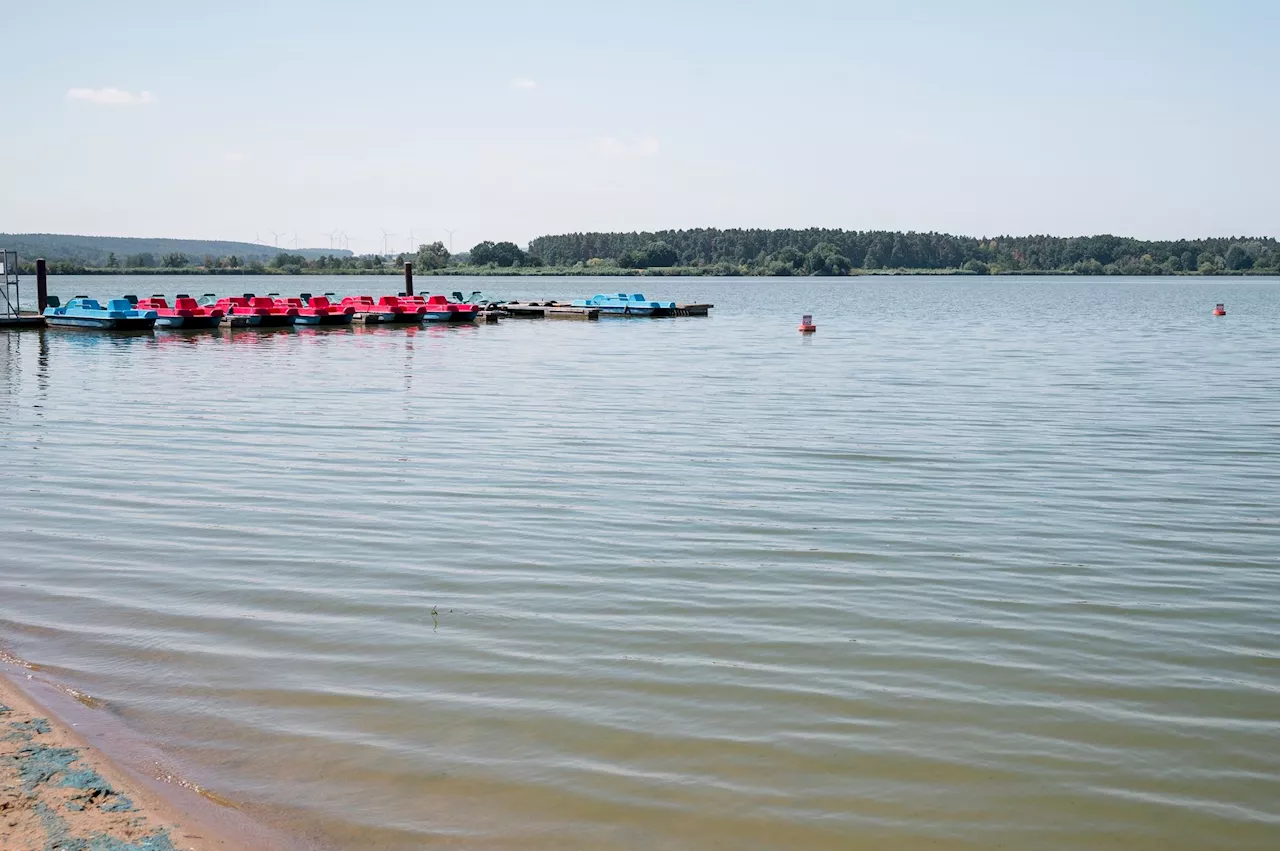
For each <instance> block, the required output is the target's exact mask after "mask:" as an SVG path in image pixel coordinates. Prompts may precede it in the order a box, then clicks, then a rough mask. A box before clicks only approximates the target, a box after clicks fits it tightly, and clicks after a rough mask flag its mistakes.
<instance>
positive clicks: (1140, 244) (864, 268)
mask: <svg viewBox="0 0 1280 851" xmlns="http://www.w3.org/2000/svg"><path fill="white" fill-rule="evenodd" d="M0 240H4V241H0V247H4V248H12V247H15V246H16V247H17V248H18V249H19V250H18V256H19V264H20V267H21V269H22V271H23V272H24V273H28V274H29V273H30V272H31V271H32V270H33V261H34V257H37V256H45V257H46V258H47V259H48V261H49V271H50V272H51V273H53V274H103V273H107V274H222V275H245V274H250V275H255V274H283V275H298V274H329V275H333V274H339V275H343V274H356V275H361V274H365V275H368V274H373V275H377V274H399V273H400V272H401V270H403V268H404V264H405V263H406V262H412V263H413V265H414V271H415V272H417V273H419V274H436V275H483V274H539V275H557V274H559V275H638V274H648V275H718V276H735V275H770V276H790V275H796V276H799V275H824V276H829V275H865V274H904V273H915V274H922V273H923V274H929V273H933V274H962V275H963V274H967V275H1008V274H1020V275H1038V274H1039V275H1275V274H1280V243H1277V241H1276V239H1275V238H1273V237H1220V238H1211V239H1184V240H1141V239H1133V238H1131V237H1122V236H1109V235H1103V236H1082V237H1060V236H996V237H985V236H984V237H968V236H952V235H951V234H944V233H917V232H914V231H907V232H897V231H845V230H831V229H824V228H811V229H808V230H793V229H784V230H718V229H713V228H708V229H694V230H668V231H655V232H632V233H572V234H561V235H558V236H540V237H538V238H537V239H534V240H533V241H532V242H530V243H529V244H528V246H526V247H524V248H521V247H520V246H518V245H516V244H515V243H513V242H492V241H488V240H486V241H483V242H480V243H477V244H476V245H475V246H473V247H472V248H471V249H470V250H469V251H462V252H459V253H456V254H454V253H451V252H450V251H449V250H448V249H447V248H445V246H444V244H443V243H441V242H439V241H436V242H432V243H429V244H423V245H420V246H418V248H417V250H416V251H415V252H412V253H410V252H402V253H398V254H376V253H375V254H361V255H356V254H354V253H353V252H351V251H336V250H334V251H325V250H323V249H301V250H297V251H292V252H290V251H282V250H280V249H276V248H267V247H266V246H262V245H259V244H254V243H226V242H211V241H201V240H143V239H134V238H123V237H71V236H58V235H50V234H37V235H27V236H21V235H18V236H12V235H11V236H9V237H7V238H6V237H5V235H0ZM6 242H7V244H6ZM33 248H34V249H37V250H38V251H40V252H41V253H38V254H34V256H33V253H32V249H33ZM117 248H119V249H122V250H120V251H117V250H115V249H117ZM146 248H164V249H166V250H165V251H164V252H163V253H160V252H157V251H149V250H140V249H146ZM124 249H128V250H127V251H126V250H124ZM68 255H69V256H68Z"/></svg>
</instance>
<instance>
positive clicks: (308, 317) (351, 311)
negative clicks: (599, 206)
mask: <svg viewBox="0 0 1280 851" xmlns="http://www.w3.org/2000/svg"><path fill="white" fill-rule="evenodd" d="M479 314H480V306H479V305H475V304H468V303H465V302H463V303H460V302H456V301H450V300H449V299H448V298H447V297H446V296H443V295H433V296H430V297H429V298H424V297H423V296H406V295H400V296H382V297H381V298H379V299H377V300H375V299H374V298H373V296H367V295H365V296H348V297H347V298H344V299H342V300H341V301H337V300H333V299H331V298H330V296H329V295H323V296H312V295H308V294H303V295H302V296H300V297H298V298H280V297H275V296H255V295H254V294H252V293H245V294H244V295H242V296H227V297H224V298H217V297H216V296H212V295H206V296H203V297H201V298H200V299H199V300H196V299H194V298H192V297H191V296H189V295H185V294H183V295H178V296H177V297H176V298H174V300H173V304H170V303H169V302H168V300H167V299H166V298H165V297H164V296H162V295H154V296H151V297H150V298H143V299H138V298H134V297H132V296H126V297H124V298H114V299H110V300H109V301H108V302H107V303H106V304H105V305H103V304H101V303H99V302H98V301H97V300H96V299H92V298H88V297H86V296H76V297H75V298H73V299H71V300H70V301H68V302H67V303H66V304H65V305H63V304H61V303H60V302H59V300H58V299H57V298H55V297H52V296H51V297H50V298H49V305H48V307H46V308H45V311H44V318H45V323H46V324H48V325H54V326H62V327H71V328H100V329H107V330H114V331H145V330H147V329H150V328H183V329H201V328H216V327H218V326H219V325H221V324H223V323H227V324H229V325H237V326H248V327H258V328H280V327H284V326H288V325H349V324H351V322H353V321H354V320H355V318H356V317H357V316H358V317H360V318H361V319H362V320H363V321H364V322H366V323H369V324H376V323H413V322H440V323H458V322H475V321H476V318H477V316H479Z"/></svg>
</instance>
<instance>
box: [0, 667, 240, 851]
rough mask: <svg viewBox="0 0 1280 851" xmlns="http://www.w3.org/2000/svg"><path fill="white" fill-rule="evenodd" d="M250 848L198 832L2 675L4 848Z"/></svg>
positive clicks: (0, 811)
mask: <svg viewBox="0 0 1280 851" xmlns="http://www.w3.org/2000/svg"><path fill="white" fill-rule="evenodd" d="M250 847H251V846H250V845H246V844H243V843H242V842H240V841H237V840H235V839H232V838H230V837H227V836H216V835H213V834H212V833H211V832H210V831H209V830H208V829H207V828H206V827H205V826H204V825H200V826H197V825H196V824H195V823H194V822H193V821H192V820H191V819H190V818H189V817H188V814H186V813H183V812H180V811H179V808H178V807H175V806H174V805H173V804H172V803H171V802H169V801H166V800H164V799H163V798H162V797H160V796H159V795H157V794H155V793H153V792H152V791H150V790H148V789H146V788H144V786H143V785H142V784H141V783H140V782H138V781H137V780H136V779H135V778H133V777H131V776H129V774H128V773H127V772H125V771H124V770H122V769H121V768H119V767H117V766H116V765H114V764H112V763H111V762H110V761H109V760H107V759H106V757H104V756H103V755H102V754H101V753H100V752H99V751H97V750H96V749H94V748H92V747H91V746H89V745H88V744H86V742H85V741H84V740H83V739H82V738H81V737H80V736H79V735H77V734H76V732H75V731H74V730H72V729H71V728H70V727H69V726H67V725H66V724H65V723H63V722H62V721H60V720H59V719H58V718H56V717H54V716H53V715H51V714H50V713H48V712H47V711H45V709H44V708H43V707H42V706H40V705H39V704H38V703H36V702H35V701H34V700H32V699H31V698H30V697H28V696H27V695H26V694H25V693H23V692H22V691H21V690H20V689H19V688H18V687H17V686H16V685H15V684H14V683H13V682H11V681H10V680H9V679H7V678H6V677H5V675H4V674H2V673H0V849H3V851H28V849H30V851H44V849H77V850H78V849H95V851H174V850H175V849H190V851H214V849H217V851H240V849H246V851H247V849H248V848H250Z"/></svg>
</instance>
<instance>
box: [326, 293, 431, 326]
mask: <svg viewBox="0 0 1280 851" xmlns="http://www.w3.org/2000/svg"><path fill="white" fill-rule="evenodd" d="M342 307H344V308H347V307H350V308H352V309H353V310H354V312H355V313H356V314H357V315H358V316H360V318H362V319H363V320H364V321H365V324H367V325H379V324H383V325H385V324H389V323H406V322H421V321H422V317H423V314H425V313H426V312H427V308H426V305H425V304H417V303H415V302H414V300H413V298H412V297H411V296H394V295H384V296H383V297H382V298H380V299H378V300H377V301H376V302H375V301H374V300H373V296H368V295H355V296H347V297H346V298H344V299H343V300H342Z"/></svg>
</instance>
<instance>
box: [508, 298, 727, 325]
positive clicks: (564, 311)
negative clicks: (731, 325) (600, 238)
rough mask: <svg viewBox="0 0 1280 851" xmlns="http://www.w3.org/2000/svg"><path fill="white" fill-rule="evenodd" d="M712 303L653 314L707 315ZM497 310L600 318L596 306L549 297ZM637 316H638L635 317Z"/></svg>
mask: <svg viewBox="0 0 1280 851" xmlns="http://www.w3.org/2000/svg"><path fill="white" fill-rule="evenodd" d="M713 307H715V305H714V304H677V305H676V306H675V309H674V310H663V311H660V312H655V313H654V314H653V316H654V317H655V318H660V317H663V316H707V315H708V314H709V313H710V312H711V308H713ZM498 309H499V310H502V311H503V312H505V313H506V314H507V315H508V316H511V317H512V318H515V319H587V320H596V319H599V318H600V309H599V308H596V307H574V306H573V305H571V304H570V303H569V302H567V301H558V300H556V299H551V300H549V301H529V302H519V301H509V302H507V303H506V304H503V305H500V306H499V308H498ZM637 318H639V317H637Z"/></svg>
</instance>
